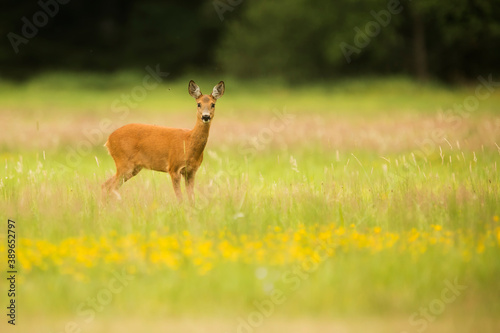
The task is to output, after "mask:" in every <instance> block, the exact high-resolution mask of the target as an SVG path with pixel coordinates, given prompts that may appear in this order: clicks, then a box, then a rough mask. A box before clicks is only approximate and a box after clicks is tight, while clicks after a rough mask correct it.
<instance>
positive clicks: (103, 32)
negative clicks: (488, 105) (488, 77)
mask: <svg viewBox="0 0 500 333" xmlns="http://www.w3.org/2000/svg"><path fill="white" fill-rule="evenodd" d="M0 35H2V36H3V40H2V43H1V48H0V72H1V74H2V76H10V77H14V78H22V77H26V76H29V75H32V74H33V73H36V72H38V71H45V70H92V71H115V70H119V69H129V68H130V69H143V68H144V67H145V66H146V65H155V64H161V68H162V70H165V71H169V72H171V73H172V74H173V75H182V74H183V73H185V72H192V71H202V72H204V73H209V74H210V73H217V74H222V75H223V74H228V75H232V76H236V77H241V78H252V77H280V78H284V79H286V80H288V81H291V82H300V81H302V80H308V79H330V78H336V77H339V76H352V75H384V74H406V75H413V76H415V77H416V78H418V79H421V80H425V79H427V78H438V79H441V80H446V81H461V80H469V79H474V78H475V77H476V76H477V75H479V74H486V73H493V74H495V73H498V72H500V61H499V60H500V57H499V56H500V1H499V0H455V1H453V2H451V1H431V0H413V1H410V0H401V1H398V0H335V1H332V0H316V1H306V0H286V1H285V0H274V1H268V0H247V1H244V0H211V1H202V0H191V1H185V2H182V1H160V0H143V1H136V0H121V1H118V0H108V1H97V0H86V1H84V0H39V1H24V0H17V1H9V3H8V4H5V5H4V6H3V8H2V12H1V13H0Z"/></svg>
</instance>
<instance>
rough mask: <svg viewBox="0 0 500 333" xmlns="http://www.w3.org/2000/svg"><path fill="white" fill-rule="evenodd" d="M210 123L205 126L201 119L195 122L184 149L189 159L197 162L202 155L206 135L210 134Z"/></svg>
mask: <svg viewBox="0 0 500 333" xmlns="http://www.w3.org/2000/svg"><path fill="white" fill-rule="evenodd" d="M210 124H211V122H210V123H208V124H205V123H203V121H201V119H197V120H196V124H195V125H194V128H193V129H192V130H191V133H190V136H189V142H188V145H187V147H186V153H187V156H188V157H189V158H192V159H194V160H198V159H199V158H200V157H201V155H203V150H205V145H206V144H207V141H208V133H209V132H210Z"/></svg>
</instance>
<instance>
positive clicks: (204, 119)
mask: <svg viewBox="0 0 500 333" xmlns="http://www.w3.org/2000/svg"><path fill="white" fill-rule="evenodd" d="M201 120H202V121H203V122H204V123H208V122H209V121H210V115H209V114H203V115H202V116H201Z"/></svg>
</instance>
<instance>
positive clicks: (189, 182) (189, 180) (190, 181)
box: [184, 172, 195, 203]
mask: <svg viewBox="0 0 500 333" xmlns="http://www.w3.org/2000/svg"><path fill="white" fill-rule="evenodd" d="M194 176H195V173H194V172H190V173H187V174H186V175H185V176H184V178H185V179H184V180H185V181H186V192H187V195H188V198H189V201H191V202H192V203H193V202H194Z"/></svg>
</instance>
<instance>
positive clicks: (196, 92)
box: [188, 80, 201, 99]
mask: <svg viewBox="0 0 500 333" xmlns="http://www.w3.org/2000/svg"><path fill="white" fill-rule="evenodd" d="M188 91H189V95H191V96H193V97H194V98H196V99H197V98H198V97H200V96H201V91H200V87H198V85H197V84H196V83H194V81H193V80H191V81H189V86H188Z"/></svg>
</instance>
